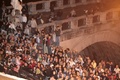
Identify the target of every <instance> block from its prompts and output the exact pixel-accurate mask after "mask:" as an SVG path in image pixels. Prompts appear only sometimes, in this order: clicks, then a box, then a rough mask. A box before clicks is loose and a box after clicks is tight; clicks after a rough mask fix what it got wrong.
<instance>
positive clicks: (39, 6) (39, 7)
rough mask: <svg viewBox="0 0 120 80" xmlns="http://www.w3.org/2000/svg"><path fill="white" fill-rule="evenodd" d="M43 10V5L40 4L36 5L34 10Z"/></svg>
mask: <svg viewBox="0 0 120 80" xmlns="http://www.w3.org/2000/svg"><path fill="white" fill-rule="evenodd" d="M43 8H44V4H43V3H40V4H36V10H41V9H43Z"/></svg>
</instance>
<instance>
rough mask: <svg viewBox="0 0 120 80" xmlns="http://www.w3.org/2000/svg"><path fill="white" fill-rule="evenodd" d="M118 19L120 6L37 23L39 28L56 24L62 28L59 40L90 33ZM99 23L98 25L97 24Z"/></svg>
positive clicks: (54, 26)
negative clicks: (89, 13) (104, 10)
mask: <svg viewBox="0 0 120 80" xmlns="http://www.w3.org/2000/svg"><path fill="white" fill-rule="evenodd" d="M119 20H120V8H118V9H111V10H108V11H106V12H98V13H95V14H94V15H93V14H91V15H88V16H86V15H83V16H80V17H71V18H68V19H65V20H59V21H54V22H52V23H46V24H42V25H39V26H38V28H39V29H44V28H46V27H48V26H52V27H53V29H54V30H55V28H56V26H60V27H61V30H62V34H61V41H64V40H68V39H71V38H73V37H76V36H79V35H81V34H90V33H93V32H94V31H98V30H99V29H100V27H99V26H100V25H101V24H103V25H104V24H108V23H114V22H115V21H119ZM98 25H99V26H98Z"/></svg>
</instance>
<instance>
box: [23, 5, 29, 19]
mask: <svg viewBox="0 0 120 80" xmlns="http://www.w3.org/2000/svg"><path fill="white" fill-rule="evenodd" d="M22 13H23V14H25V15H26V16H27V17H28V16H29V14H28V5H27V3H25V6H23V8H22Z"/></svg>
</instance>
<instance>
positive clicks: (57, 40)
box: [55, 26, 61, 46]
mask: <svg viewBox="0 0 120 80" xmlns="http://www.w3.org/2000/svg"><path fill="white" fill-rule="evenodd" d="M55 33H56V46H60V34H61V30H60V27H59V26H57V27H56V30H55Z"/></svg>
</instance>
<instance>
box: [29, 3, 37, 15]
mask: <svg viewBox="0 0 120 80" xmlns="http://www.w3.org/2000/svg"><path fill="white" fill-rule="evenodd" d="M29 9H30V14H35V13H37V10H36V4H30V5H29Z"/></svg>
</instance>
